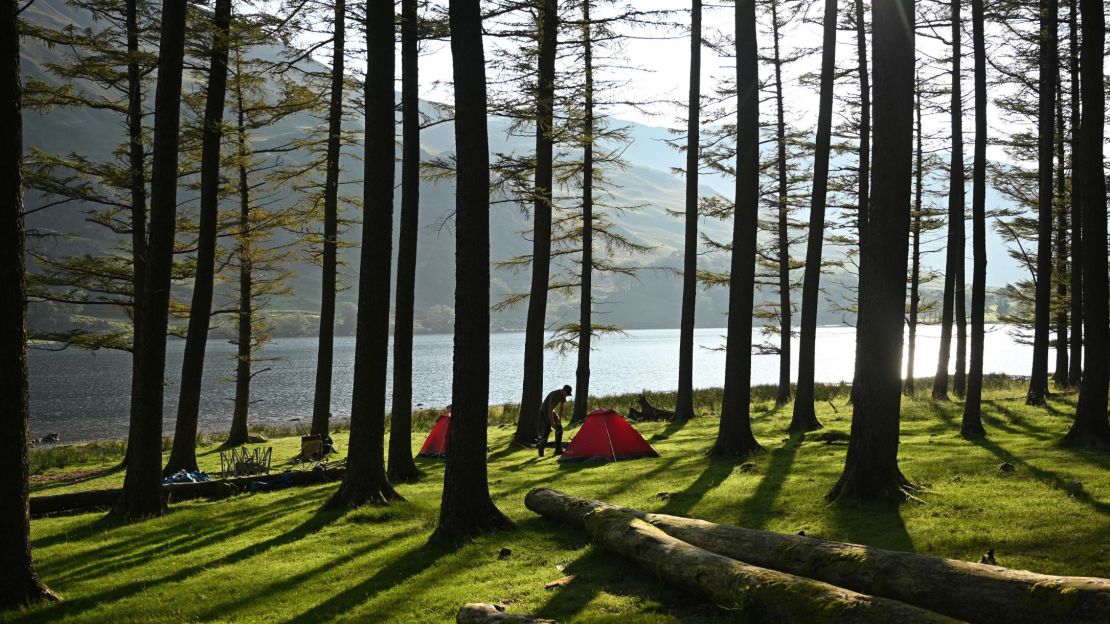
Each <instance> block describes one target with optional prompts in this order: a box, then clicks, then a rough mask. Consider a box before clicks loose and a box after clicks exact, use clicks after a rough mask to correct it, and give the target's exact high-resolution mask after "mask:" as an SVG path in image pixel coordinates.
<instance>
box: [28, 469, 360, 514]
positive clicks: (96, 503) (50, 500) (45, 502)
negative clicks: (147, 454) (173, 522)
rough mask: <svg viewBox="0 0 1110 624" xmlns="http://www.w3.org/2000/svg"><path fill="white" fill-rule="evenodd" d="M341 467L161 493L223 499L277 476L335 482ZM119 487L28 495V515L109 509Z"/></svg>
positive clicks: (167, 488)
mask: <svg viewBox="0 0 1110 624" xmlns="http://www.w3.org/2000/svg"><path fill="white" fill-rule="evenodd" d="M343 473H344V469H343V468H331V469H328V470H303V471H294V472H285V473H274V474H268V475H253V476H249V477H237V478H234V479H214V480H212V481H201V482H199V483H168V484H165V485H163V486H162V496H163V497H164V498H165V500H166V502H167V503H173V502H178V501H184V500H193V499H197V498H210V499H217V498H226V497H228V496H234V495H236V494H241V493H243V492H247V491H249V490H250V486H251V484H252V483H254V482H266V481H272V480H274V479H276V478H277V477H279V476H281V477H285V476H288V477H289V479H290V483H289V487H296V486H301V485H312V484H316V483H325V482H328V481H335V480H338V479H341V478H342V477H343ZM120 492H121V490H120V489H119V488H105V489H100V490H86V491H84V492H71V493H69V494H54V495H51V496H32V497H31V517H32V518H42V517H45V516H53V515H58V514H75V513H86V512H90V511H97V510H100V509H108V508H110V507H111V506H112V505H114V504H115V503H116V501H117V500H119V497H120Z"/></svg>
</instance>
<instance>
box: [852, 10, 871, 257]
mask: <svg viewBox="0 0 1110 624" xmlns="http://www.w3.org/2000/svg"><path fill="white" fill-rule="evenodd" d="M855 12H856V55H857V58H858V60H859V63H858V65H859V67H858V68H857V72H858V73H859V93H860V96H859V172H858V173H859V180H858V183H859V190H858V192H857V198H856V201H857V202H858V203H859V214H858V216H857V223H856V227H857V229H858V230H859V240H860V244H861V245H862V244H863V239H864V237H865V236H866V234H867V220H868V219H869V218H870V216H871V74H870V72H869V71H868V70H867V14H866V11H864V8H863V0H855Z"/></svg>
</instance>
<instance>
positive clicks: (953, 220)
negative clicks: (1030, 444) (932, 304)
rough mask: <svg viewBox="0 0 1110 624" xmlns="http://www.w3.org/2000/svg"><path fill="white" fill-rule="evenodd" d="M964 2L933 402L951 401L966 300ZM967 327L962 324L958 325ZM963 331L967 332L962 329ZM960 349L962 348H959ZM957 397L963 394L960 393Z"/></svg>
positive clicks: (956, 41) (956, 50) (955, 26)
mask: <svg viewBox="0 0 1110 624" xmlns="http://www.w3.org/2000/svg"><path fill="white" fill-rule="evenodd" d="M960 10H961V6H960V0H952V100H951V103H950V105H949V106H950V108H951V109H952V110H951V113H952V155H951V157H950V160H949V163H948V176H949V189H948V249H947V254H945V261H944V292H943V294H942V295H941V297H942V299H941V321H940V353H939V355H938V356H937V370H936V373H935V374H934V375H933V398H934V399H936V400H938V401H947V400H948V381H949V375H948V364H949V362H950V361H951V353H952V330H953V326H952V325H953V318H954V317H959V318H960V319H962V313H961V312H960V311H959V307H960V306H961V305H963V298H962V297H957V296H956V294H957V290H960V291H962V289H963V287H962V286H961V282H962V281H963V271H962V270H961V268H960V267H962V266H963V264H964V243H965V240H964V212H965V210H966V207H965V203H964V202H965V199H964V194H965V188H964V131H963V129H964V122H963V119H964V109H963V81H962V76H963V74H962V68H961V67H962V62H961V61H962V59H963V49H962V46H961V38H962V34H963V23H962V19H961V16H960ZM958 324H959V325H960V326H961V327H962V326H963V322H962V320H961V321H960V322H959V323H958ZM960 331H963V330H962V329H961V330H960ZM957 347H958V345H957ZM960 370H962V364H961V358H960V357H959V356H957V357H956V371H957V373H959V371H960ZM956 394H960V392H958V391H957V393H956Z"/></svg>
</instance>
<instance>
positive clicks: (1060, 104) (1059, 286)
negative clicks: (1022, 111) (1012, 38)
mask: <svg viewBox="0 0 1110 624" xmlns="http://www.w3.org/2000/svg"><path fill="white" fill-rule="evenodd" d="M1062 91H1063V90H1062V89H1061V87H1060V73H1059V71H1057V72H1056V198H1055V201H1054V203H1053V206H1052V212H1053V214H1054V215H1055V216H1056V240H1055V241H1054V242H1055V250H1056V259H1055V262H1056V267H1055V272H1056V274H1055V276H1054V280H1055V281H1056V299H1055V303H1054V305H1053V309H1054V311H1055V315H1054V316H1055V319H1054V321H1055V324H1056V327H1055V329H1056V370H1054V371H1053V372H1052V381H1053V382H1055V384H1056V387H1057V388H1067V387H1069V386H1070V385H1071V376H1070V375H1069V374H1068V349H1069V347H1070V345H1069V344H1068V306H1067V301H1068V280H1067V275H1068V205H1067V196H1068V178H1067V170H1066V168H1065V166H1066V163H1065V161H1064V157H1065V155H1064V96H1063V94H1062Z"/></svg>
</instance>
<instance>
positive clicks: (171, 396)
mask: <svg viewBox="0 0 1110 624" xmlns="http://www.w3.org/2000/svg"><path fill="white" fill-rule="evenodd" d="M724 334H725V330H724V329H699V330H697V331H696V332H695V343H696V344H697V348H696V350H695V353H694V385H695V386H696V387H715V386H721V385H723V384H724V367H725V357H724V352H723V351H721V350H719V348H720V347H722V346H723V344H724ZM678 337H679V333H678V330H677V329H657V330H631V331H629V332H628V333H627V334H626V335H613V336H606V337H604V338H602V339H600V340H597V341H596V344H597V349H596V350H595V352H594V353H593V357H592V360H591V366H590V368H591V370H592V373H593V374H592V376H591V379H590V393H591V394H593V395H607V394H620V393H628V392H637V391H640V390H643V389H650V390H656V391H666V390H674V389H675V388H676V387H677V384H678ZM754 341H755V342H763V338H762V337H761V336H757V337H755V339H754ZM939 341H940V328H939V326H925V327H922V328H921V329H920V330H919V333H918V349H917V357H916V372H917V375H918V376H930V375H932V374H933V371H934V370H935V368H936V361H937V346H938V344H939ZM354 344H355V343H354V338H337V339H336V343H335V379H334V390H333V398H332V406H333V409H332V412H333V414H334V415H335V416H336V417H346V416H348V415H349V410H350V400H351V384H352V376H353V371H352V362H353V358H354ZM523 350H524V334H523V333H504V334H494V335H492V336H491V337H490V394H489V399H490V403H491V404H499V403H509V402H516V401H518V400H519V399H520V368H521V362H522V359H523ZM183 352H184V341H181V340H171V341H170V342H169V347H168V357H167V367H166V376H167V384H168V385H167V387H166V410H165V414H166V422H165V432H166V433H167V434H171V433H172V432H173V419H174V417H175V414H176V407H177V392H178V380H179V378H180V368H181V356H182V353H183ZM234 353H235V347H234V346H233V345H231V344H229V343H228V342H226V341H212V342H211V343H209V345H208V350H207V364H206V367H205V379H204V395H203V397H202V400H201V417H200V428H201V430H202V431H222V430H226V429H227V428H228V426H229V423H230V420H231V407H232V403H231V397H232V395H233V394H234V385H233V384H232V383H231V377H232V374H233V372H234V368H235V364H234ZM794 353H795V354H796V353H797V344H796V339H795V346H794ZM854 353H855V330H854V329H853V328H850V327H823V328H820V329H819V330H818V338H817V362H816V365H817V366H816V379H817V381H821V382H839V381H850V380H851V378H852V369H853V361H854ZM258 356H259V357H262V358H269V361H266V362H260V363H258V364H256V368H257V369H262V368H269V369H270V370H269V371H267V372H264V373H261V374H259V375H257V376H256V377H255V378H254V382H253V389H252V396H253V399H254V400H255V401H256V402H255V403H254V404H253V405H252V406H251V416H250V418H251V420H252V422H269V423H288V421H289V419H291V418H296V417H301V418H304V419H305V421H306V422H307V421H308V420H309V418H310V417H311V413H312V394H313V386H314V383H315V373H314V369H315V366H316V339H315V338H279V339H275V340H274V341H272V342H271V343H269V344H268V345H266V347H265V348H264V349H263V350H262V351H260V352H259V354H258ZM451 356H452V337H451V336H450V335H422V336H417V337H416V340H415V345H414V353H413V367H414V370H413V386H414V387H413V401H414V403H415V404H417V405H418V406H422V407H441V406H443V405H446V404H447V403H449V402H450V401H451ZM1031 358H1032V347H1030V346H1028V345H1023V344H1019V343H1017V342H1015V341H1014V339H1013V338H1012V336H1011V335H1010V334H1009V328H1007V327H1003V326H988V328H987V335H986V347H985V349H984V370H985V372H987V373H1006V374H1011V375H1028V374H1029V363H1030V361H1031ZM545 359H546V362H545V369H544V386H545V388H546V387H548V386H550V387H552V388H555V387H559V386H562V385H563V384H565V383H569V384H571V385H574V369H575V365H576V362H575V359H574V357H573V356H570V357H565V358H564V357H560V356H559V355H557V354H555V353H548V354H546V358H545ZM794 366H795V371H796V370H797V361H796V358H795V362H794ZM30 374H31V423H30V427H31V436H32V437H40V436H42V435H45V434H46V433H48V432H57V433H59V434H61V436H62V439H63V440H64V441H75V440H88V439H96V438H109V437H124V436H125V435H126V434H127V418H128V409H129V404H130V375H131V356H130V354H127V353H122V352H116V351H101V352H86V351H78V350H75V349H71V350H66V351H43V350H32V352H31V356H30ZM777 381H778V357H777V356H775V355H756V356H753V357H752V382H753V383H754V384H771V383H776V382H777Z"/></svg>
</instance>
